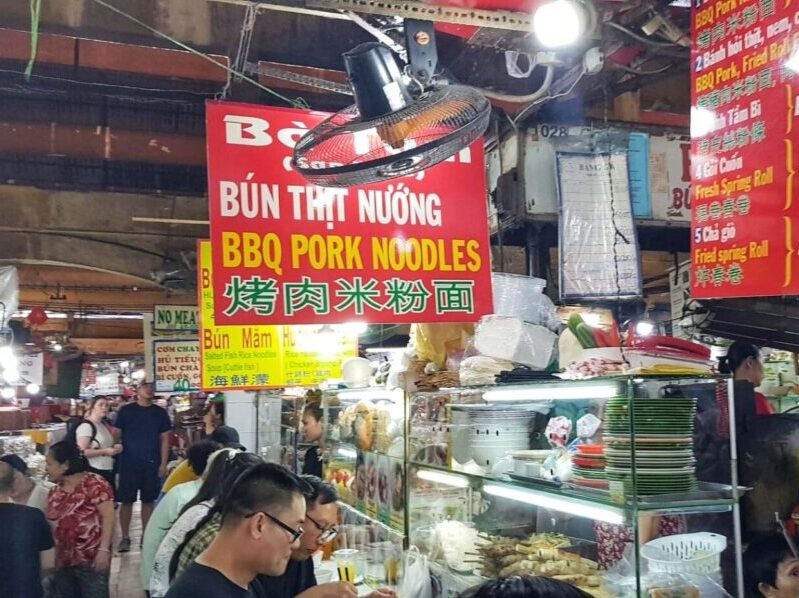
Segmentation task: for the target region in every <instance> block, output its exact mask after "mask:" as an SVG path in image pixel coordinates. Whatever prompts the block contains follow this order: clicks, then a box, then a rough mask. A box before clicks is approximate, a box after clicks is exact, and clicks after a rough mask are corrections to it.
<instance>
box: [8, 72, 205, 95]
mask: <svg viewBox="0 0 799 598" xmlns="http://www.w3.org/2000/svg"><path fill="white" fill-rule="evenodd" d="M0 73H7V74H9V75H24V74H25V73H24V72H22V71H15V70H14V69H0ZM30 78H31V79H44V80H49V81H60V82H62V83H70V84H75V85H90V86H96V87H112V88H117V89H129V90H131V91H147V92H161V93H185V94H191V95H196V96H201V97H209V96H213V95H215V92H212V91H207V92H202V91H192V90H189V89H164V88H159V87H137V86H135V85H122V84H117V83H100V82H98V81H79V80H78V79H69V78H66V77H53V76H50V75H37V74H31V76H30ZM16 89H18V90H23V91H29V88H27V87H22V86H17V87H16ZM48 91H52V90H48ZM132 99H133V98H132ZM135 99H136V100H137V101H141V102H148V101H151V100H149V99H148V98H140V97H136V98H135ZM152 101H153V102H158V101H161V100H152Z"/></svg>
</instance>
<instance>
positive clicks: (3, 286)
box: [0, 266, 19, 328]
mask: <svg viewBox="0 0 799 598" xmlns="http://www.w3.org/2000/svg"><path fill="white" fill-rule="evenodd" d="M18 307H19V279H18V278H17V269H16V268H15V267H14V266H3V267H2V268H0V328H3V327H4V326H5V325H6V324H7V323H8V321H9V320H10V319H11V316H13V315H14V314H15V313H16V311H17V308H18Z"/></svg>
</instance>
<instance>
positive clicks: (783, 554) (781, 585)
mask: <svg viewBox="0 0 799 598" xmlns="http://www.w3.org/2000/svg"><path fill="white" fill-rule="evenodd" d="M744 583H745V587H746V595H747V596H748V597H749V598H795V597H796V596H799V557H797V555H795V554H794V553H793V551H792V550H791V547H790V546H789V545H788V542H787V541H786V540H785V537H784V536H783V535H782V534H777V533H774V534H766V535H763V536H760V537H758V538H756V539H754V540H753V541H752V542H750V543H749V546H748V547H747V548H746V551H745V552H744Z"/></svg>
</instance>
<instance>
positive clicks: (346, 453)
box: [336, 448, 358, 459]
mask: <svg viewBox="0 0 799 598" xmlns="http://www.w3.org/2000/svg"><path fill="white" fill-rule="evenodd" d="M336 453H337V454H338V455H339V456H341V457H346V458H347V459H357V458H358V452H357V451H355V450H354V449H348V448H340V449H338V450H337V451H336Z"/></svg>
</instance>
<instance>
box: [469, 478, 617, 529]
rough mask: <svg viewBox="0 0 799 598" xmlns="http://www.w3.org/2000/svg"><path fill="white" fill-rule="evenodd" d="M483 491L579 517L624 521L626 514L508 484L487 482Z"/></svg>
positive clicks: (615, 521) (613, 521) (612, 521)
mask: <svg viewBox="0 0 799 598" xmlns="http://www.w3.org/2000/svg"><path fill="white" fill-rule="evenodd" d="M483 491H484V492H485V493H486V494H491V495H493V496H499V497H501V498H508V499H510V500H515V501H518V502H523V503H527V504H528V505H535V506H537V507H543V508H545V509H551V510H553V511H561V512H562V513H569V514H571V515H577V516H579V517H587V518H588V519H595V520H597V521H604V522H606V523H616V524H618V523H624V515H623V514H622V513H620V512H619V511H617V510H616V509H612V508H610V507H604V506H602V505H594V504H589V503H587V502H583V501H579V502H577V501H572V500H569V499H567V498H561V497H559V496H552V495H550V494H543V493H538V492H535V491H533V490H526V489H521V488H511V487H508V486H499V485H497V484H486V485H485V486H483Z"/></svg>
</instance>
